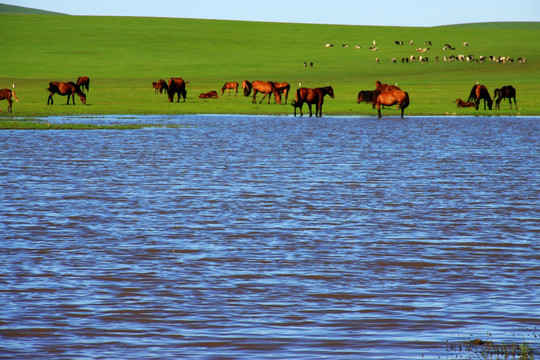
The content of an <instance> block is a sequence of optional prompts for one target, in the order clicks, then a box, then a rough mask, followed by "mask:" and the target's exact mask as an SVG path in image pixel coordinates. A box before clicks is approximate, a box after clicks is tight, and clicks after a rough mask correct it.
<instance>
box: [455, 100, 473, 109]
mask: <svg viewBox="0 0 540 360" xmlns="http://www.w3.org/2000/svg"><path fill="white" fill-rule="evenodd" d="M456 104H457V107H458V108H464V107H474V103H473V102H472V101H468V102H465V101H463V100H461V99H456Z"/></svg>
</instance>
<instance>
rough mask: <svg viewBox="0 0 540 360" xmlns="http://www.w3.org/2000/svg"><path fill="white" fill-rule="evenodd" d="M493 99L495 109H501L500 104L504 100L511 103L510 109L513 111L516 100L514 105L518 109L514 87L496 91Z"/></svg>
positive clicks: (504, 87)
mask: <svg viewBox="0 0 540 360" xmlns="http://www.w3.org/2000/svg"><path fill="white" fill-rule="evenodd" d="M493 98H494V99H495V108H496V109H499V110H500V109H501V107H500V104H501V100H502V99H504V98H507V99H508V101H510V109H512V99H514V105H515V106H516V109H517V103H516V89H514V87H513V86H512V85H508V86H503V87H502V88H500V89H495V92H494V94H493Z"/></svg>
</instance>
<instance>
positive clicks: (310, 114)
mask: <svg viewBox="0 0 540 360" xmlns="http://www.w3.org/2000/svg"><path fill="white" fill-rule="evenodd" d="M307 105H308V107H309V117H311V116H312V115H313V113H312V112H311V103H309V102H308V103H307ZM316 115H317V114H315V116H316Z"/></svg>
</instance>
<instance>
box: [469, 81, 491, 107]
mask: <svg viewBox="0 0 540 360" xmlns="http://www.w3.org/2000/svg"><path fill="white" fill-rule="evenodd" d="M481 99H484V110H486V102H487V105H488V107H489V110H491V108H492V106H493V100H491V96H489V91H488V90H487V88H486V86H485V85H478V84H476V85H474V86H473V87H472V89H471V93H470V95H469V99H468V100H467V101H471V100H473V101H474V104H475V107H476V110H478V107H479V106H480V100H481Z"/></svg>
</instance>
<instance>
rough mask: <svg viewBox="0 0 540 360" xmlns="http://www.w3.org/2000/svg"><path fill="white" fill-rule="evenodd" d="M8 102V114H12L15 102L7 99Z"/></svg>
mask: <svg viewBox="0 0 540 360" xmlns="http://www.w3.org/2000/svg"><path fill="white" fill-rule="evenodd" d="M6 100H7V101H8V104H9V105H8V108H7V112H9V113H10V112H12V111H11V105H12V104H13V101H12V100H11V98H6Z"/></svg>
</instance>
